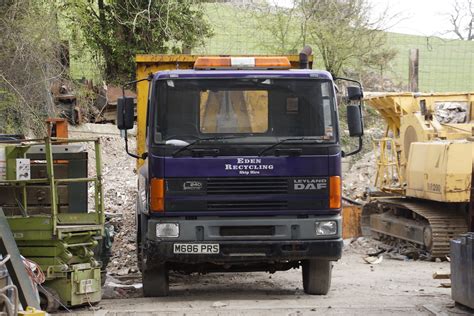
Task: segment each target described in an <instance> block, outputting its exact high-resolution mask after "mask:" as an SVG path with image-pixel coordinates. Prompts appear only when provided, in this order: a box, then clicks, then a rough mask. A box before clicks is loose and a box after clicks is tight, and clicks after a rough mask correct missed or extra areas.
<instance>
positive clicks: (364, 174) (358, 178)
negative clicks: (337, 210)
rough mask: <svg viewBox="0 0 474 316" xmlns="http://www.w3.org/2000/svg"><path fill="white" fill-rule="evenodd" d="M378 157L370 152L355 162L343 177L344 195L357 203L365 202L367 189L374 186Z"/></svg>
mask: <svg viewBox="0 0 474 316" xmlns="http://www.w3.org/2000/svg"><path fill="white" fill-rule="evenodd" d="M376 171H377V170H376V156H375V152H374V151H370V152H368V153H366V154H364V155H363V156H362V158H361V159H359V160H358V161H357V162H355V163H354V164H353V165H352V166H351V168H350V169H349V171H347V172H346V173H345V174H343V176H342V190H343V195H344V196H345V197H348V198H350V199H352V200H355V201H357V202H362V201H363V200H364V193H365V192H366V191H367V188H371V187H373V185H374V180H375V173H376Z"/></svg>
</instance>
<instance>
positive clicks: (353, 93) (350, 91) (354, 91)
mask: <svg viewBox="0 0 474 316" xmlns="http://www.w3.org/2000/svg"><path fill="white" fill-rule="evenodd" d="M363 97H364V93H363V92H362V89H361V88H360V87H357V86H350V87H347V98H348V99H349V100H350V101H357V100H362V98H363Z"/></svg>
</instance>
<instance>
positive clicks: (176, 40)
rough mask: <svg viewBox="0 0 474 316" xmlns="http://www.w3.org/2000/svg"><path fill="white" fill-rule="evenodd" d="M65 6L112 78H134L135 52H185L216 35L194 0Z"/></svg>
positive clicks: (94, 0) (74, 0)
mask: <svg viewBox="0 0 474 316" xmlns="http://www.w3.org/2000/svg"><path fill="white" fill-rule="evenodd" d="M64 9H65V10H64V11H65V12H67V13H66V14H67V17H68V18H69V20H70V27H72V28H73V29H74V33H75V34H76V35H75V36H76V38H78V39H79V40H80V39H84V40H85V46H86V47H87V48H88V49H90V50H91V51H93V52H96V53H98V56H99V58H100V59H101V60H102V64H103V65H104V69H103V73H104V79H105V80H107V81H109V82H110V81H112V82H113V81H115V82H123V81H126V80H130V79H134V71H133V70H134V65H135V61H134V57H135V54H140V53H180V52H182V51H183V50H189V49H191V48H192V47H195V46H197V45H199V44H200V43H202V41H203V40H204V39H205V38H206V37H208V36H210V35H211V29H210V26H209V24H208V23H207V22H206V21H205V20H204V17H203V12H202V8H201V6H200V4H199V2H196V1H194V0H166V1H149V0H133V1H132V0H110V1H105V0H66V1H65V4H64Z"/></svg>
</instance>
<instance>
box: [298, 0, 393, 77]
mask: <svg viewBox="0 0 474 316" xmlns="http://www.w3.org/2000/svg"><path fill="white" fill-rule="evenodd" d="M298 6H299V8H300V11H301V12H302V18H303V21H302V22H303V23H302V24H303V25H304V28H303V29H302V30H303V32H304V33H303V38H304V39H305V40H306V39H307V40H308V41H310V42H311V43H314V45H316V47H317V48H318V50H319V53H320V54H321V57H322V59H323V62H324V66H325V68H326V70H328V71H329V72H331V73H332V74H333V75H336V76H339V75H342V74H344V73H345V71H346V70H347V69H348V68H361V66H371V65H372V64H374V63H377V62H378V60H379V59H380V58H378V57H379V56H386V57H390V56H392V54H390V53H389V52H388V49H387V48H386V46H385V40H386V38H385V33H384V32H383V31H382V29H383V28H382V23H383V21H384V17H383V16H381V17H380V18H378V19H376V20H375V21H372V20H371V18H370V15H369V14H370V11H371V8H370V5H369V4H368V1H367V0H299V2H298ZM375 57H377V58H375ZM392 58H393V56H392Z"/></svg>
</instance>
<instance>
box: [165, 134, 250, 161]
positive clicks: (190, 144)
mask: <svg viewBox="0 0 474 316" xmlns="http://www.w3.org/2000/svg"><path fill="white" fill-rule="evenodd" d="M247 136H248V135H240V136H235V135H233V136H213V137H207V138H198V139H196V140H195V141H192V142H191V143H189V144H187V145H186V146H184V147H181V148H179V149H177V150H176V151H175V152H173V154H172V156H173V157H176V156H177V155H178V154H179V153H180V152H183V151H185V150H186V149H188V148H190V147H192V146H194V145H197V144H199V143H201V142H203V141H208V140H222V139H233V138H243V137H247Z"/></svg>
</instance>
